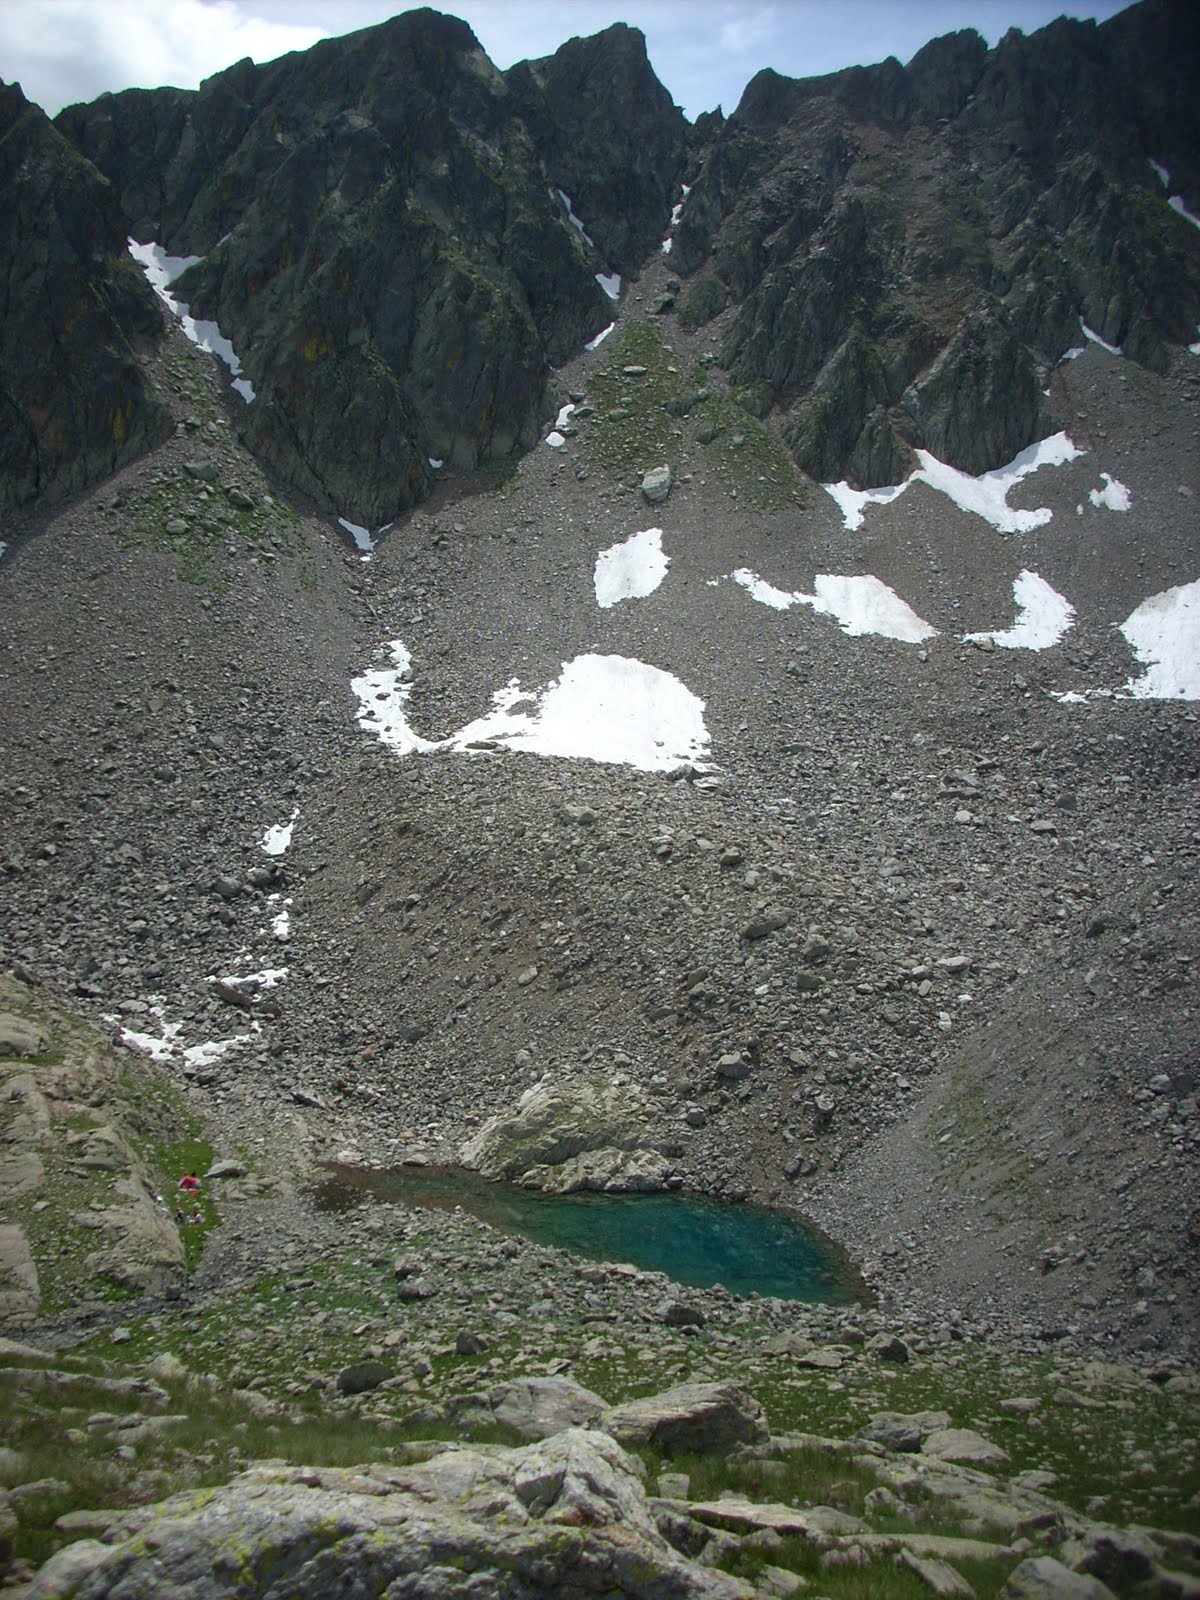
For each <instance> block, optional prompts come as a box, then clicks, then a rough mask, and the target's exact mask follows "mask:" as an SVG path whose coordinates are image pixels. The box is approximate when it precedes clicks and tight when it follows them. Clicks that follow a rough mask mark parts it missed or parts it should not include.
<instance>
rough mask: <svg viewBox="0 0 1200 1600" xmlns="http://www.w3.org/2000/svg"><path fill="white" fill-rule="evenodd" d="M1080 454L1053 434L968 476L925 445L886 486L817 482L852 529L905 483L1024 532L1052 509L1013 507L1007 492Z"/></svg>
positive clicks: (999, 526) (1002, 527)
mask: <svg viewBox="0 0 1200 1600" xmlns="http://www.w3.org/2000/svg"><path fill="white" fill-rule="evenodd" d="M1083 453H1084V452H1083V451H1082V450H1080V449H1079V448H1078V446H1077V445H1076V444H1074V443H1073V442H1072V440H1071V439H1070V438H1069V437H1068V436H1067V435H1066V434H1065V433H1053V434H1051V435H1050V437H1049V438H1047V439H1040V440H1039V441H1038V443H1037V444H1031V445H1030V446H1029V448H1028V449H1027V450H1022V451H1021V452H1020V454H1019V455H1016V456H1014V457H1013V459H1012V460H1011V461H1010V462H1009V463H1008V464H1007V465H1006V466H1003V467H996V468H995V469H994V470H993V471H991V472H981V473H980V474H979V476H978V477H977V478H973V477H972V476H971V475H970V473H968V472H960V471H959V470H958V468H957V467H951V466H948V465H947V464H946V463H945V462H944V461H939V460H938V459H937V457H936V456H933V455H930V453H929V451H928V450H918V451H917V459H918V461H920V463H921V465H920V466H919V467H918V468H917V469H916V471H915V472H913V473H911V474H910V475H909V477H907V478H906V479H905V480H904V482H903V483H897V484H893V485H891V486H890V487H888V488H885V489H852V488H851V487H850V485H849V484H848V483H824V484H822V485H821V487H822V488H823V489H824V490H825V492H826V494H828V495H831V496H832V497H833V499H834V500H836V501H837V503H838V505H839V507H840V508H841V512H842V521H843V523H844V524H845V526H846V527H847V528H848V529H850V530H851V532H853V531H854V530H855V529H856V528H861V527H862V524H863V512H864V510H865V508H866V507H867V506H869V505H887V504H888V502H889V501H892V500H895V499H896V498H897V496H898V495H901V494H903V493H904V491H905V489H907V488H908V486H909V484H911V483H927V484H928V485H929V487H930V488H931V489H936V490H937V491H938V493H939V494H944V495H945V496H946V497H947V499H949V500H953V502H954V504H955V505H956V506H958V508H959V510H960V511H971V512H974V514H975V515H976V516H978V517H982V518H983V519H984V521H985V522H990V523H991V525H992V527H993V528H995V529H996V530H997V532H998V533H1025V532H1027V531H1028V530H1029V529H1030V528H1040V527H1042V526H1043V525H1044V524H1045V523H1047V522H1049V521H1050V519H1051V517H1052V516H1053V512H1052V511H1051V510H1050V508H1049V507H1048V506H1040V507H1039V508H1038V509H1037V510H1036V511H1014V510H1013V509H1012V508H1011V507H1010V506H1009V504H1008V496H1009V494H1010V492H1011V491H1012V490H1013V489H1014V488H1015V487H1016V485H1017V484H1018V483H1020V481H1021V479H1022V478H1027V477H1028V476H1029V475H1030V473H1032V472H1036V471H1037V470H1038V468H1039V467H1060V466H1062V465H1063V463H1064V462H1066V461H1074V460H1075V459H1076V457H1077V456H1081V455H1083Z"/></svg>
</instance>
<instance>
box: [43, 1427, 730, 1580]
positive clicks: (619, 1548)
mask: <svg viewBox="0 0 1200 1600" xmlns="http://www.w3.org/2000/svg"><path fill="white" fill-rule="evenodd" d="M109 1539H110V1542H109V1543H107V1544H101V1543H99V1542H97V1541H95V1540H83V1541H81V1542H79V1543H76V1544H73V1545H67V1546H66V1547H65V1548H64V1549H63V1550H61V1551H60V1552H59V1554H58V1555H56V1556H54V1557H53V1558H52V1559H51V1560H50V1561H49V1562H48V1563H47V1564H46V1566H45V1567H43V1569H42V1571H41V1572H40V1573H39V1575H38V1577H37V1578H36V1579H35V1581H34V1583H33V1585H32V1587H31V1588H30V1589H29V1592H28V1597H27V1600H99V1597H100V1596H102V1595H108V1594H112V1593H114V1586H116V1585H119V1587H120V1589H121V1592H122V1593H128V1594H141V1593H144V1594H149V1593H151V1592H153V1593H154V1594H157V1595H166V1594H181V1595H182V1594H187V1595H189V1596H190V1597H191V1600H208V1597H213V1600H215V1597H216V1596H218V1595H223V1594H227V1593H228V1592H229V1577H230V1574H231V1572H236V1573H237V1574H238V1580H237V1592H238V1593H239V1595H242V1596H244V1597H245V1600H256V1597H262V1600H266V1597H267V1596H269V1595H278V1594H280V1593H283V1592H285V1591H286V1593H288V1594H290V1595H294V1596H296V1600H303V1597H305V1596H311V1597H313V1600H316V1597H317V1596H322V1595H328V1594H331V1593H334V1592H338V1593H350V1592H353V1593H354V1594H356V1595H361V1596H363V1597H364V1600H366V1597H381V1596H384V1595H395V1594H399V1593H401V1592H404V1593H411V1594H417V1593H421V1594H431V1595H432V1594H439V1595H449V1594H464V1595H465V1594H470V1595H472V1596H473V1597H475V1600H501V1597H513V1596H517V1595H526V1594H549V1595H557V1596H561V1597H563V1600H571V1597H575V1596H579V1597H583V1596H586V1595H596V1594H605V1595H623V1596H629V1597H631V1600H632V1597H635V1596H640V1597H645V1600H668V1597H670V1600H739V1597H749V1596H750V1595H752V1593H753V1591H752V1590H751V1589H750V1588H749V1587H748V1586H747V1585H746V1584H744V1583H742V1582H740V1581H739V1580H737V1579H735V1578H730V1577H727V1576H726V1575H725V1574H724V1573H721V1572H715V1571H712V1570H710V1569H706V1568H704V1567H701V1566H697V1565H695V1564H693V1563H692V1562H690V1561H688V1560H686V1559H684V1558H683V1557H681V1556H679V1555H678V1554H676V1552H675V1551H674V1550H672V1549H671V1547H670V1546H669V1545H668V1544H667V1542H666V1540H665V1539H664V1538H663V1536H662V1535H661V1534H660V1533H659V1531H658V1529H657V1527H656V1526H655V1523H654V1520H653V1517H652V1515H651V1513H650V1509H649V1507H648V1505H647V1502H646V1497H645V1493H644V1491H643V1489H642V1486H641V1482H640V1478H639V1472H638V1467H637V1465H635V1463H634V1461H633V1460H632V1459H631V1458H630V1457H629V1456H627V1455H626V1454H625V1452H624V1451H623V1450H622V1449H621V1448H620V1447H619V1446H618V1445H616V1444H614V1442H613V1441H612V1440H611V1439H610V1438H607V1437H606V1436H605V1435H603V1434H589V1433H583V1432H581V1431H579V1430H578V1429H571V1430H569V1431H567V1432H565V1433H560V1434H558V1435H556V1436H555V1437H554V1438H552V1439H548V1440H546V1441H545V1442H543V1443H539V1444H532V1445H528V1446H526V1447H525V1448H523V1449H520V1450H514V1451H491V1452H489V1453H488V1454H486V1455H484V1454H480V1453H477V1452H475V1451H473V1450H456V1449H453V1448H450V1449H446V1450H444V1451H443V1452H441V1453H439V1454H436V1455H434V1456H433V1458H432V1459H431V1460H429V1461H426V1462H423V1463H420V1464H418V1465H416V1466H412V1467H400V1466H372V1467H359V1468H350V1469H340V1468H304V1467H282V1466H262V1467H258V1468H256V1469H254V1470H253V1471H250V1472H246V1473H243V1474H242V1475H241V1476H240V1477H237V1478H235V1479H234V1480H233V1482H232V1483H230V1484H229V1485H227V1486H226V1487H225V1488H224V1489H219V1490H217V1491H215V1492H214V1491H212V1490H202V1491H200V1492H199V1493H193V1494H183V1495H178V1496H176V1497H175V1498H174V1499H172V1500H168V1501H165V1502H164V1503H163V1504H162V1505H161V1506H157V1507H150V1508H148V1509H147V1510H145V1511H143V1512H135V1513H132V1514H130V1515H129V1516H128V1517H126V1518H124V1519H122V1525H121V1527H120V1528H119V1529H116V1530H113V1532H111V1533H110V1534H109Z"/></svg>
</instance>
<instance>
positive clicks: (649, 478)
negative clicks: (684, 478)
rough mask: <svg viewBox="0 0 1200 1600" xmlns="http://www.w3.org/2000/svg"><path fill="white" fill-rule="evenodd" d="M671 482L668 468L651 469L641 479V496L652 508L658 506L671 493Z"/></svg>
mask: <svg viewBox="0 0 1200 1600" xmlns="http://www.w3.org/2000/svg"><path fill="white" fill-rule="evenodd" d="M673 482H674V480H673V478H672V477H671V469H670V467H667V466H662V467H651V469H650V471H649V472H648V473H647V474H646V475H645V477H644V478H643V479H642V494H643V495H644V496H645V497H646V499H647V500H648V501H649V503H650V504H651V505H652V506H660V505H662V503H663V501H664V500H666V498H667V496H668V495H669V494H670V493H671V485H672V483H673Z"/></svg>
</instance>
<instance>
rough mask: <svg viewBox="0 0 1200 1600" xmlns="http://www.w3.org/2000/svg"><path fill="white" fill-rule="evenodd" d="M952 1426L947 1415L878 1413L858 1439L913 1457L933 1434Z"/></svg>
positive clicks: (932, 1412)
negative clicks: (911, 1454) (909, 1454)
mask: <svg viewBox="0 0 1200 1600" xmlns="http://www.w3.org/2000/svg"><path fill="white" fill-rule="evenodd" d="M949 1425H950V1414H949V1412H947V1411H908V1412H906V1411H877V1412H876V1413H875V1415H874V1416H873V1417H872V1418H871V1420H870V1422H868V1423H867V1424H866V1426H865V1427H862V1428H860V1429H859V1430H858V1433H857V1435H856V1437H857V1438H859V1439H868V1440H870V1442H871V1443H872V1444H880V1445H882V1446H883V1448H884V1449H885V1450H898V1451H901V1452H904V1453H911V1452H914V1451H917V1450H920V1449H921V1446H922V1445H923V1444H924V1442H925V1440H926V1439H927V1438H928V1437H929V1436H930V1435H931V1434H933V1433H935V1432H937V1431H939V1430H944V1429H946V1428H948V1427H949Z"/></svg>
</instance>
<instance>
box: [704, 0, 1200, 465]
mask: <svg viewBox="0 0 1200 1600" xmlns="http://www.w3.org/2000/svg"><path fill="white" fill-rule="evenodd" d="M1198 57H1200V38H1198V34H1197V17H1196V12H1195V9H1194V8H1193V7H1190V6H1188V5H1186V4H1180V3H1178V0H1146V3H1145V4H1143V5H1140V6H1134V7H1131V8H1130V9H1129V10H1127V11H1125V12H1124V13H1122V14H1121V15H1120V16H1118V17H1116V18H1113V19H1112V20H1111V21H1110V22H1107V23H1105V24H1103V25H1102V26H1100V27H1097V26H1096V25H1095V24H1093V23H1090V22H1088V23H1080V22H1069V21H1066V20H1061V21H1059V22H1056V23H1054V24H1052V25H1051V26H1050V27H1048V28H1045V29H1043V30H1041V31H1040V32H1039V33H1037V34H1035V35H1033V36H1031V37H1029V38H1025V37H1024V36H1023V35H1022V34H1020V33H1019V32H1017V31H1016V30H1014V31H1012V32H1010V33H1009V34H1007V35H1006V36H1005V38H1004V39H1003V40H1002V41H1001V42H1000V43H999V44H998V45H997V46H996V48H995V49H994V50H991V51H989V50H988V49H987V48H986V47H985V45H984V42H983V40H982V39H981V38H980V37H979V36H978V35H977V34H975V33H973V32H970V31H967V32H964V33H959V34H952V35H949V36H947V37H946V38H942V39H936V40H934V41H932V43H930V44H929V45H927V46H925V48H924V49H922V50H921V51H919V52H918V54H917V55H916V56H915V57H914V58H913V59H912V61H910V62H909V64H908V66H907V67H901V66H900V64H899V63H898V62H897V61H895V60H888V61H885V62H883V63H881V64H880V65H878V66H875V67H869V68H852V69H848V70H847V71H844V72H838V73H834V74H832V75H831V76H829V77H826V78H815V79H808V80H804V81H792V80H789V79H786V78H782V77H780V76H779V75H778V74H777V73H775V72H773V71H771V70H770V69H768V70H766V71H764V72H761V73H760V74H759V75H758V76H757V77H756V78H755V79H753V81H752V82H751V83H750V84H749V86H748V87H747V89H746V92H745V94H744V96H743V98H742V101H741V104H740V105H739V106H738V109H737V111H736V113H735V114H734V115H733V116H732V117H731V118H729V119H728V121H726V122H725V123H724V124H722V125H721V126H720V127H719V128H718V129H717V130H716V132H715V135H714V140H713V143H712V145H711V148H710V150H709V152H708V154H707V157H706V159H705V160H704V163H703V165H702V167H701V170H700V173H699V176H698V177H697V178H696V182H695V185H694V188H693V190H692V192H691V194H690V195H689V197H688V200H687V203H686V206H685V207H684V211H683V215H682V218H681V220H680V222H679V224H678V226H677V227H676V228H675V230H674V256H673V260H674V262H676V263H677V264H678V266H679V268H680V269H681V270H682V271H683V272H685V273H688V274H690V275H691V276H692V279H693V281H692V283H691V284H690V285H689V286H688V288H687V290H686V291H685V294H684V297H683V307H682V309H683V314H684V316H685V319H687V320H689V321H690V322H691V323H692V324H693V325H701V324H703V323H705V322H707V321H709V320H710V319H711V318H712V317H713V316H715V315H717V314H718V313H720V312H721V311H722V310H723V309H724V308H725V307H726V306H727V305H730V304H732V305H733V306H735V307H736V311H735V313H734V315H733V317H732V319H731V320H730V321H729V323H728V325H727V327H725V329H724V333H723V343H722V356H723V360H724V362H725V363H726V365H727V366H728V367H729V369H730V373H731V376H732V377H733V379H734V380H735V381H736V382H737V383H740V384H742V385H745V386H758V387H759V388H760V389H761V388H762V387H764V386H765V390H766V393H767V395H768V396H769V399H770V402H771V403H773V404H774V405H776V406H777V407H778V408H779V410H780V411H781V412H782V414H783V424H784V434H785V437H786V439H787V442H788V444H789V446H790V448H791V450H792V453H793V455H794V457H795V459H796V461H797V462H798V464H799V465H800V466H801V467H803V468H804V470H805V471H807V472H810V473H811V474H813V475H814V476H815V477H817V478H819V479H821V480H822V481H830V480H833V479H840V478H849V479H850V480H851V481H852V482H854V483H856V484H858V485H860V486H863V487H872V486H878V485H882V484H885V483H894V482H896V481H898V479H899V478H900V477H901V476H902V475H903V472H904V471H905V469H906V468H907V466H908V465H909V464H910V460H911V457H910V447H911V446H914V445H916V446H922V447H924V448H927V449H929V450H931V451H932V452H933V453H934V454H935V455H936V456H938V457H939V458H940V459H942V460H945V461H948V462H950V463H951V464H952V465H954V466H956V467H959V468H961V469H962V470H963V471H967V472H971V473H978V472H981V471H984V470H988V469H990V468H993V467H996V466H999V465H1001V464H1002V463H1004V462H1005V461H1008V460H1010V459H1011V458H1012V457H1013V456H1014V455H1015V454H1016V453H1017V452H1018V451H1019V450H1020V449H1021V448H1023V447H1024V446H1026V445H1028V444H1030V443H1032V442H1033V441H1034V440H1035V439H1037V438H1039V437H1041V436H1042V435H1044V434H1045V433H1046V432H1049V431H1051V430H1052V427H1053V420H1052V418H1051V417H1050V415H1049V414H1048V411H1047V407H1046V403H1045V400H1044V398H1043V395H1042V390H1043V389H1044V388H1045V387H1046V382H1045V375H1046V371H1047V369H1048V367H1049V366H1050V365H1052V364H1053V363H1054V362H1056V361H1057V360H1059V359H1060V358H1061V357H1062V356H1063V354H1064V353H1065V352H1066V350H1067V349H1068V348H1069V347H1071V346H1073V345H1078V344H1081V343H1082V342H1083V335H1082V333H1081V331H1080V324H1081V321H1082V322H1083V323H1085V324H1087V326H1088V327H1089V328H1090V329H1092V330H1093V331H1094V332H1095V333H1097V334H1099V335H1100V336H1101V337H1102V338H1103V339H1104V340H1105V341H1107V342H1108V343H1110V344H1112V345H1115V346H1120V347H1121V348H1122V349H1123V350H1124V352H1125V354H1126V355H1128V356H1130V357H1132V358H1133V359H1134V360H1137V361H1139V362H1142V363H1143V364H1145V365H1147V366H1149V367H1152V368H1154V369H1156V370H1159V371H1161V370H1164V369H1165V365H1166V362H1167V359H1168V356H1167V352H1168V349H1169V347H1170V346H1171V345H1180V344H1184V343H1187V342H1188V341H1189V340H1190V339H1192V338H1193V337H1194V330H1195V326H1196V323H1197V321H1198V320H1200V238H1197V232H1196V229H1195V228H1194V227H1192V226H1191V225H1190V224H1189V222H1188V221H1187V220H1186V218H1184V217H1181V216H1180V215H1179V214H1178V213H1177V211H1175V210H1173V209H1172V208H1171V207H1169V206H1168V205H1167V203H1166V201H1167V195H1166V192H1165V191H1164V189H1163V187H1162V182H1161V181H1160V178H1161V174H1160V173H1159V172H1156V171H1155V170H1154V165H1153V164H1157V166H1158V167H1159V168H1161V169H1163V170H1166V171H1168V172H1169V174H1170V179H1171V190H1172V192H1177V191H1182V193H1183V194H1184V195H1185V196H1186V195H1188V194H1192V195H1193V196H1194V195H1195V193H1196V188H1197V184H1198V183H1200V170H1198V169H1197V167H1196V162H1195V151H1196V149H1197V148H1200V127H1198V126H1197V123H1196V120H1195V100H1194V96H1191V95H1189V94H1187V93H1186V92H1185V91H1183V89H1182V84H1181V83H1180V81H1179V72H1180V63H1181V62H1185V61H1190V62H1191V63H1192V65H1193V68H1194V66H1195V63H1196V61H1197V59H1198ZM1167 85H1171V86H1174V88H1175V89H1176V90H1177V91H1178V92H1176V93H1173V92H1171V89H1169V88H1165V87H1164V86H1167Z"/></svg>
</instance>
